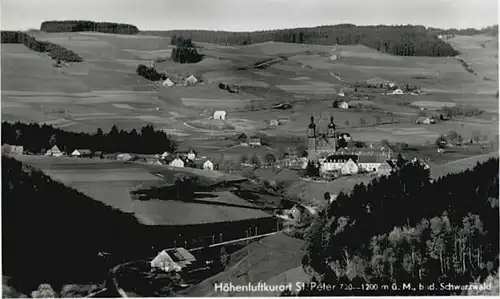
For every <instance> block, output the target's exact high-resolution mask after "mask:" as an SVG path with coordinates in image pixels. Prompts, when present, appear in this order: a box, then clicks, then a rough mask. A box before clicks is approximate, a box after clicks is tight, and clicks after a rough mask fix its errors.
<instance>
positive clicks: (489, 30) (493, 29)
mask: <svg viewBox="0 0 500 299" xmlns="http://www.w3.org/2000/svg"><path fill="white" fill-rule="evenodd" d="M428 30H429V32H433V33H434V34H436V35H439V34H441V35H469V36H471V35H479V34H484V35H489V36H498V25H493V26H487V27H484V28H481V29H476V28H466V29H454V28H452V29H439V28H432V27H431V28H428Z"/></svg>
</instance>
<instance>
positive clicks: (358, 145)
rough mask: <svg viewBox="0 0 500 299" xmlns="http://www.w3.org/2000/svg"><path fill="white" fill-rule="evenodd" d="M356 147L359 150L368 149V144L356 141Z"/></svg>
mask: <svg viewBox="0 0 500 299" xmlns="http://www.w3.org/2000/svg"><path fill="white" fill-rule="evenodd" d="M354 146H355V147H357V148H364V147H366V143H365V142H364V141H361V140H356V141H354Z"/></svg>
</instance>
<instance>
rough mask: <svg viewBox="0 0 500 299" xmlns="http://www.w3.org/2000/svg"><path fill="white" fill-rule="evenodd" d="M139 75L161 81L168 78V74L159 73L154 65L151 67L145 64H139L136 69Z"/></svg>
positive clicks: (150, 79)
mask: <svg viewBox="0 0 500 299" xmlns="http://www.w3.org/2000/svg"><path fill="white" fill-rule="evenodd" d="M135 72H136V73H137V75H139V76H141V77H143V78H146V79H148V80H149V81H160V80H166V79H167V75H165V73H158V71H156V69H155V68H154V67H149V66H146V65H144V64H139V65H138V66H137V69H136V70H135Z"/></svg>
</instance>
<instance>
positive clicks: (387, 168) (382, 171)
mask: <svg viewBox="0 0 500 299" xmlns="http://www.w3.org/2000/svg"><path fill="white" fill-rule="evenodd" d="M392 170H393V168H392V166H391V165H390V164H389V163H388V162H387V161H384V162H382V163H381V164H380V166H379V167H378V168H377V175H379V176H387V175H390V174H391V172H392Z"/></svg>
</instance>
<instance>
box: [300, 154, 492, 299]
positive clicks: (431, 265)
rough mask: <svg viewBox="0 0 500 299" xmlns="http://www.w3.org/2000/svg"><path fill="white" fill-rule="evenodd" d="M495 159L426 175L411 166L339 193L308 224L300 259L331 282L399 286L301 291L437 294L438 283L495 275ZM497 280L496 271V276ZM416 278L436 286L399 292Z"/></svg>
mask: <svg viewBox="0 0 500 299" xmlns="http://www.w3.org/2000/svg"><path fill="white" fill-rule="evenodd" d="M498 162H499V161H498V158H496V159H490V160H488V161H486V162H485V163H482V164H478V165H477V166H476V167H475V168H474V169H472V170H466V171H464V172H462V173H457V174H449V175H447V176H445V177H442V178H440V179H438V180H435V181H433V182H431V181H430V180H429V171H428V170H425V169H423V168H422V166H420V165H418V164H413V163H407V164H406V165H405V166H403V167H402V169H401V170H400V171H399V172H396V173H393V174H391V175H390V176H389V177H383V178H380V179H378V180H377V181H375V182H372V183H370V184H368V185H367V186H365V185H363V184H361V185H357V186H355V187H354V189H353V191H352V193H351V194H350V195H346V194H342V193H341V194H339V196H338V198H337V200H336V201H334V202H333V203H332V204H331V205H330V206H329V208H328V210H327V212H326V213H324V214H323V215H322V216H320V217H319V218H318V219H317V220H316V221H315V222H314V223H313V225H312V227H311V228H310V231H309V232H308V233H307V236H306V239H307V242H308V248H307V252H308V253H307V255H306V256H305V257H304V260H303V264H304V266H305V267H306V268H310V269H313V273H316V274H318V275H319V277H323V278H322V279H317V280H318V281H319V282H325V283H329V284H337V285H339V284H340V283H343V284H346V285H348V284H350V283H352V284H354V285H357V286H359V285H360V284H363V283H370V284H377V285H378V286H382V285H389V286H390V287H391V286H392V284H395V285H396V286H398V287H399V290H394V291H393V290H392V288H390V289H389V290H382V289H378V290H372V291H366V292H363V291H356V290H350V291H347V290H344V291H342V290H340V288H337V289H336V290H335V291H332V292H303V293H302V294H301V295H304V296H312V295H342V294H344V295H354V294H358V295H361V294H362V295H368V296H374V295H396V294H398V295H410V294H414V295H415V294H419V295H426V294H427V295H436V294H442V295H446V294H452V293H455V294H456V293H461V292H462V291H460V290H458V291H449V290H443V291H441V290H440V285H439V284H440V283H443V284H448V283H451V284H454V285H468V284H470V283H473V282H481V281H483V280H484V279H486V278H487V277H488V276H495V275H498V269H499V260H498V258H499V251H498V249H499V248H498V246H499V209H498V183H499V181H498V171H499V168H498ZM496 277H497V278H496V279H497V280H498V276H496ZM403 283H405V284H407V283H411V284H412V286H414V287H416V286H418V284H419V283H421V284H423V285H425V286H429V285H431V284H433V283H434V284H435V287H436V289H435V290H423V291H421V292H420V293H419V291H418V289H417V290H416V291H409V290H402V285H403Z"/></svg>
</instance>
